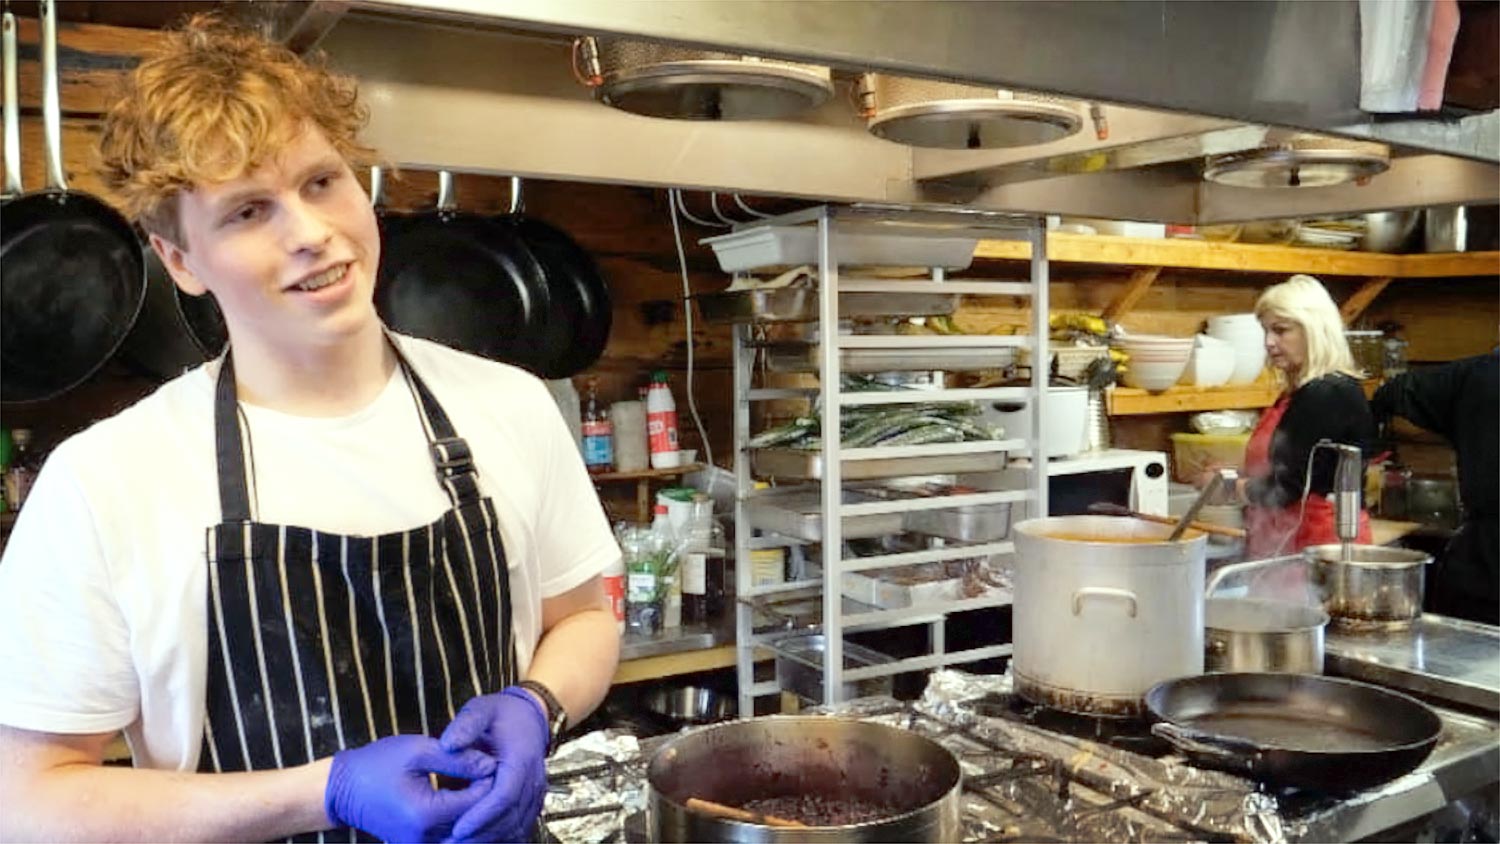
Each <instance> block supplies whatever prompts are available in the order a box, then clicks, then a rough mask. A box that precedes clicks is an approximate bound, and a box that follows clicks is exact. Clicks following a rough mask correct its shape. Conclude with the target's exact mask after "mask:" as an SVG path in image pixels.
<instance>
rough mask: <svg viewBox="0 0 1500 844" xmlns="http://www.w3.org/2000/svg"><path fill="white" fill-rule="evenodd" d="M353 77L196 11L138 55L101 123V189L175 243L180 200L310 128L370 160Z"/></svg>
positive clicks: (347, 154) (356, 161)
mask: <svg viewBox="0 0 1500 844" xmlns="http://www.w3.org/2000/svg"><path fill="white" fill-rule="evenodd" d="M367 120H368V112H367V111H366V110H365V108H364V107H363V106H362V105H361V104H360V101H359V94H358V89H357V86H356V84H355V82H354V80H353V79H352V78H350V77H347V76H342V75H340V74H337V73H334V72H333V71H331V70H330V69H329V68H328V67H327V66H326V64H325V63H324V60H323V57H322V56H321V55H320V56H316V57H313V58H303V57H299V56H298V55H296V54H295V53H293V52H291V51H290V50H288V49H287V48H285V47H283V46H281V45H280V44H276V43H274V42H272V41H269V40H267V39H266V38H263V37H262V36H260V35H259V34H257V33H255V32H252V31H250V30H247V29H244V28H241V27H238V26H235V25H233V24H230V23H228V22H226V21H225V20H223V19H222V18H220V17H218V16H216V15H212V14H206V15H196V16H194V17H193V18H191V19H190V20H189V21H188V22H187V23H186V24H185V25H184V26H183V27H182V28H181V29H179V30H176V31H174V32H171V33H169V34H168V35H167V37H166V39H165V41H164V42H163V44H162V45H161V46H160V47H159V48H158V49H157V50H155V51H153V52H152V53H151V54H149V55H147V56H146V58H144V59H143V60H142V61H141V63H140V65H138V66H137V67H136V69H135V71H134V72H132V73H131V74H130V75H129V76H128V77H127V79H126V82H125V88H124V90H123V91H122V92H121V95H120V96H119V98H118V99H117V100H116V101H115V103H114V105H113V106H111V107H110V109H109V112H108V113H107V114H106V115H105V118H104V129H103V135H102V137H101V138H100V141H99V152H100V157H101V159H102V165H103V166H102V174H103V177H104V181H105V183H106V184H107V185H108V186H109V188H110V189H111V190H112V191H113V192H114V193H115V195H116V196H117V197H118V199H119V201H120V203H121V205H122V206H123V210H124V211H125V213H126V215H127V216H129V217H131V218H132V219H134V220H136V221H137V222H139V223H140V224H141V226H142V228H144V229H146V231H148V232H151V233H153V234H157V235H160V236H162V237H164V238H166V239H167V240H170V241H172V242H173V243H176V244H178V245H185V244H183V243H182V240H181V225H180V222H179V219H178V214H177V211H178V207H177V206H178V203H177V198H178V196H179V194H180V193H181V192H182V191H183V190H185V189H191V188H192V187H193V186H195V185H203V184H214V183H217V182H223V181H228V180H230V179H235V178H238V177H240V176H243V175H244V174H246V173H248V172H250V171H252V170H254V169H256V168H257V167H259V166H260V165H262V164H263V163H265V162H266V161H267V160H268V159H270V158H271V157H273V156H274V155H275V154H276V152H277V151H278V150H280V149H282V148H284V147H285V146H286V145H287V144H288V143H289V142H290V141H291V140H292V139H294V138H295V137H296V136H297V135H298V134H299V133H300V132H302V131H303V130H304V129H305V128H306V127H307V126H308V125H309V124H310V125H313V126H316V127H317V128H318V129H320V130H322V132H323V134H324V135H326V136H327V138H328V140H329V142H330V143H332V144H333V146H334V148H335V149H337V150H338V151H339V152H340V154H342V155H343V156H344V158H345V160H347V161H348V162H349V163H350V165H351V166H360V165H364V164H368V163H371V162H373V161H374V159H375V151H374V150H373V149H370V148H369V147H366V146H364V145H363V144H361V143H360V141H359V138H358V135H359V132H360V130H361V129H363V128H364V125H365V123H366V122H367Z"/></svg>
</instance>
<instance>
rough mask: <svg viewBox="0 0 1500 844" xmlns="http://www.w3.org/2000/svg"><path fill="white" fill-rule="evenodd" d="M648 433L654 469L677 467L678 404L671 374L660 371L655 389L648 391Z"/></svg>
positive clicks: (653, 379) (654, 377) (655, 377)
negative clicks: (669, 376)
mask: <svg viewBox="0 0 1500 844" xmlns="http://www.w3.org/2000/svg"><path fill="white" fill-rule="evenodd" d="M646 433H647V437H648V439H649V440H650V443H651V468H653V469H675V468H677V466H678V464H679V456H678V453H677V448H678V447H677V402H676V401H674V400H673V398H672V388H671V386H670V385H669V384H668V383H667V373H665V372H661V371H659V370H658V371H657V372H654V373H652V375H651V386H650V388H648V389H647V390H646Z"/></svg>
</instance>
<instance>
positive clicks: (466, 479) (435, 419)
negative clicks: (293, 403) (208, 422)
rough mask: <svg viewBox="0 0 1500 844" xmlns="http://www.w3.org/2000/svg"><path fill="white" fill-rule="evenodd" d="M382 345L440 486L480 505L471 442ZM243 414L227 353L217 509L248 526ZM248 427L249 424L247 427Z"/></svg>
mask: <svg viewBox="0 0 1500 844" xmlns="http://www.w3.org/2000/svg"><path fill="white" fill-rule="evenodd" d="M386 342H388V343H390V346H391V350H392V351H394V352H395V354H396V362H397V364H398V365H399V366H400V367H401V372H402V375H403V376H404V377H405V378H406V383H407V386H408V388H409V389H410V390H411V392H412V395H413V397H414V398H415V399H416V401H417V412H418V415H419V416H420V417H421V419H422V429H423V431H424V432H425V433H426V435H427V451H428V454H429V456H430V457H431V459H432V464H433V467H434V468H435V469H436V470H437V478H438V482H439V483H440V484H441V485H442V487H443V490H444V492H446V493H447V494H448V498H449V499H450V500H451V501H452V502H453V506H454V507H461V506H463V505H465V504H469V503H472V502H475V501H478V500H479V498H480V495H479V477H478V474H477V472H476V470H475V468H474V460H473V455H472V453H471V452H470V450H469V444H468V443H467V442H466V441H465V440H464V439H463V438H462V437H460V436H458V433H457V431H455V430H454V428H453V423H452V422H451V421H449V419H448V414H447V413H446V412H445V411H444V410H443V406H442V405H441V404H439V403H438V400H437V397H436V396H434V395H433V394H432V391H431V390H430V389H428V387H427V384H426V383H424V382H423V381H422V378H421V376H419V375H418V374H417V372H416V370H415V369H413V368H412V366H411V364H410V363H408V362H407V360H406V355H404V354H403V353H402V352H401V346H400V345H399V344H398V343H397V342H396V341H395V338H394V337H390V336H389V333H387V339H386ZM240 417H241V412H240V406H239V399H238V397H237V395H236V393H235V385H234V355H233V351H232V350H230V349H226V350H225V352H224V359H223V365H222V366H220V367H219V377H218V380H217V382H216V383H215V386H214V448H215V459H216V462H217V464H218V473H219V510H220V514H221V518H222V519H223V521H225V522H249V521H251V513H250V493H249V483H248V481H249V473H248V472H247V471H246V463H245V442H246V441H247V438H248V432H246V433H245V434H243V435H242V433H241V422H240ZM246 427H248V426H246ZM254 466H255V452H254V445H253V444H252V445H251V451H250V471H252V472H253V471H254Z"/></svg>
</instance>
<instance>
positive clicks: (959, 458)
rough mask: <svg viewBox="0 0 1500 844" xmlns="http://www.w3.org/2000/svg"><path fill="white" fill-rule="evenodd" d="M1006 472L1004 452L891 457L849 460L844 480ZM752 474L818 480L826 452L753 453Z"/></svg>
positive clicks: (782, 450)
mask: <svg viewBox="0 0 1500 844" xmlns="http://www.w3.org/2000/svg"><path fill="white" fill-rule="evenodd" d="M1004 468H1005V452H1003V451H987V452H973V453H968V454H942V455H933V456H925V455H924V456H921V457H887V458H880V459H875V460H846V461H844V466H843V470H844V471H843V479H844V480H846V481H863V480H872V479H875V478H899V477H905V476H907V475H958V474H964V473H968V472H997V471H999V470H1001V469H1004ZM750 471H751V472H752V473H754V474H756V475H758V476H760V477H763V478H784V479H791V480H818V479H820V478H822V477H823V452H821V451H812V450H804V449H796V448H755V449H750Z"/></svg>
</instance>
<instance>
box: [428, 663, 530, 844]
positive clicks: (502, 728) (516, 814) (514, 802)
mask: <svg viewBox="0 0 1500 844" xmlns="http://www.w3.org/2000/svg"><path fill="white" fill-rule="evenodd" d="M551 735H552V732H551V730H550V729H549V728H548V726H547V709H546V707H545V706H543V705H542V703H541V702H540V701H538V700H537V699H536V698H534V697H532V696H531V693H530V692H528V691H526V690H525V689H522V688H520V687H519V686H510V687H508V688H505V689H502V690H501V691H499V692H496V693H495V694H489V695H480V696H479V697H476V698H473V699H471V700H470V701H469V702H468V703H466V704H464V707H463V709H461V710H459V712H458V716H457V717H455V718H454V719H453V723H451V724H449V725H448V729H446V730H444V731H443V736H442V738H441V739H440V741H441V742H442V746H443V748H444V749H445V750H448V751H450V752H459V751H462V750H465V749H471V750H481V751H484V752H485V753H487V754H490V755H491V756H494V757H495V761H496V765H495V782H494V784H493V785H492V786H490V790H489V793H488V794H486V795H484V796H483V797H482V798H480V800H479V802H478V803H477V804H475V805H474V807H473V808H471V809H468V810H467V811H465V812H464V813H463V816H462V817H460V818H459V819H458V822H457V823H455V824H454V825H453V834H452V837H451V838H450V839H449V840H451V841H457V842H463V841H525V840H527V839H528V838H529V837H530V835H531V828H532V825H533V824H535V823H536V819H537V816H538V815H540V814H541V813H542V800H543V799H545V798H546V796H547V765H546V759H547V744H548V742H549V741H550V739H551Z"/></svg>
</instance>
